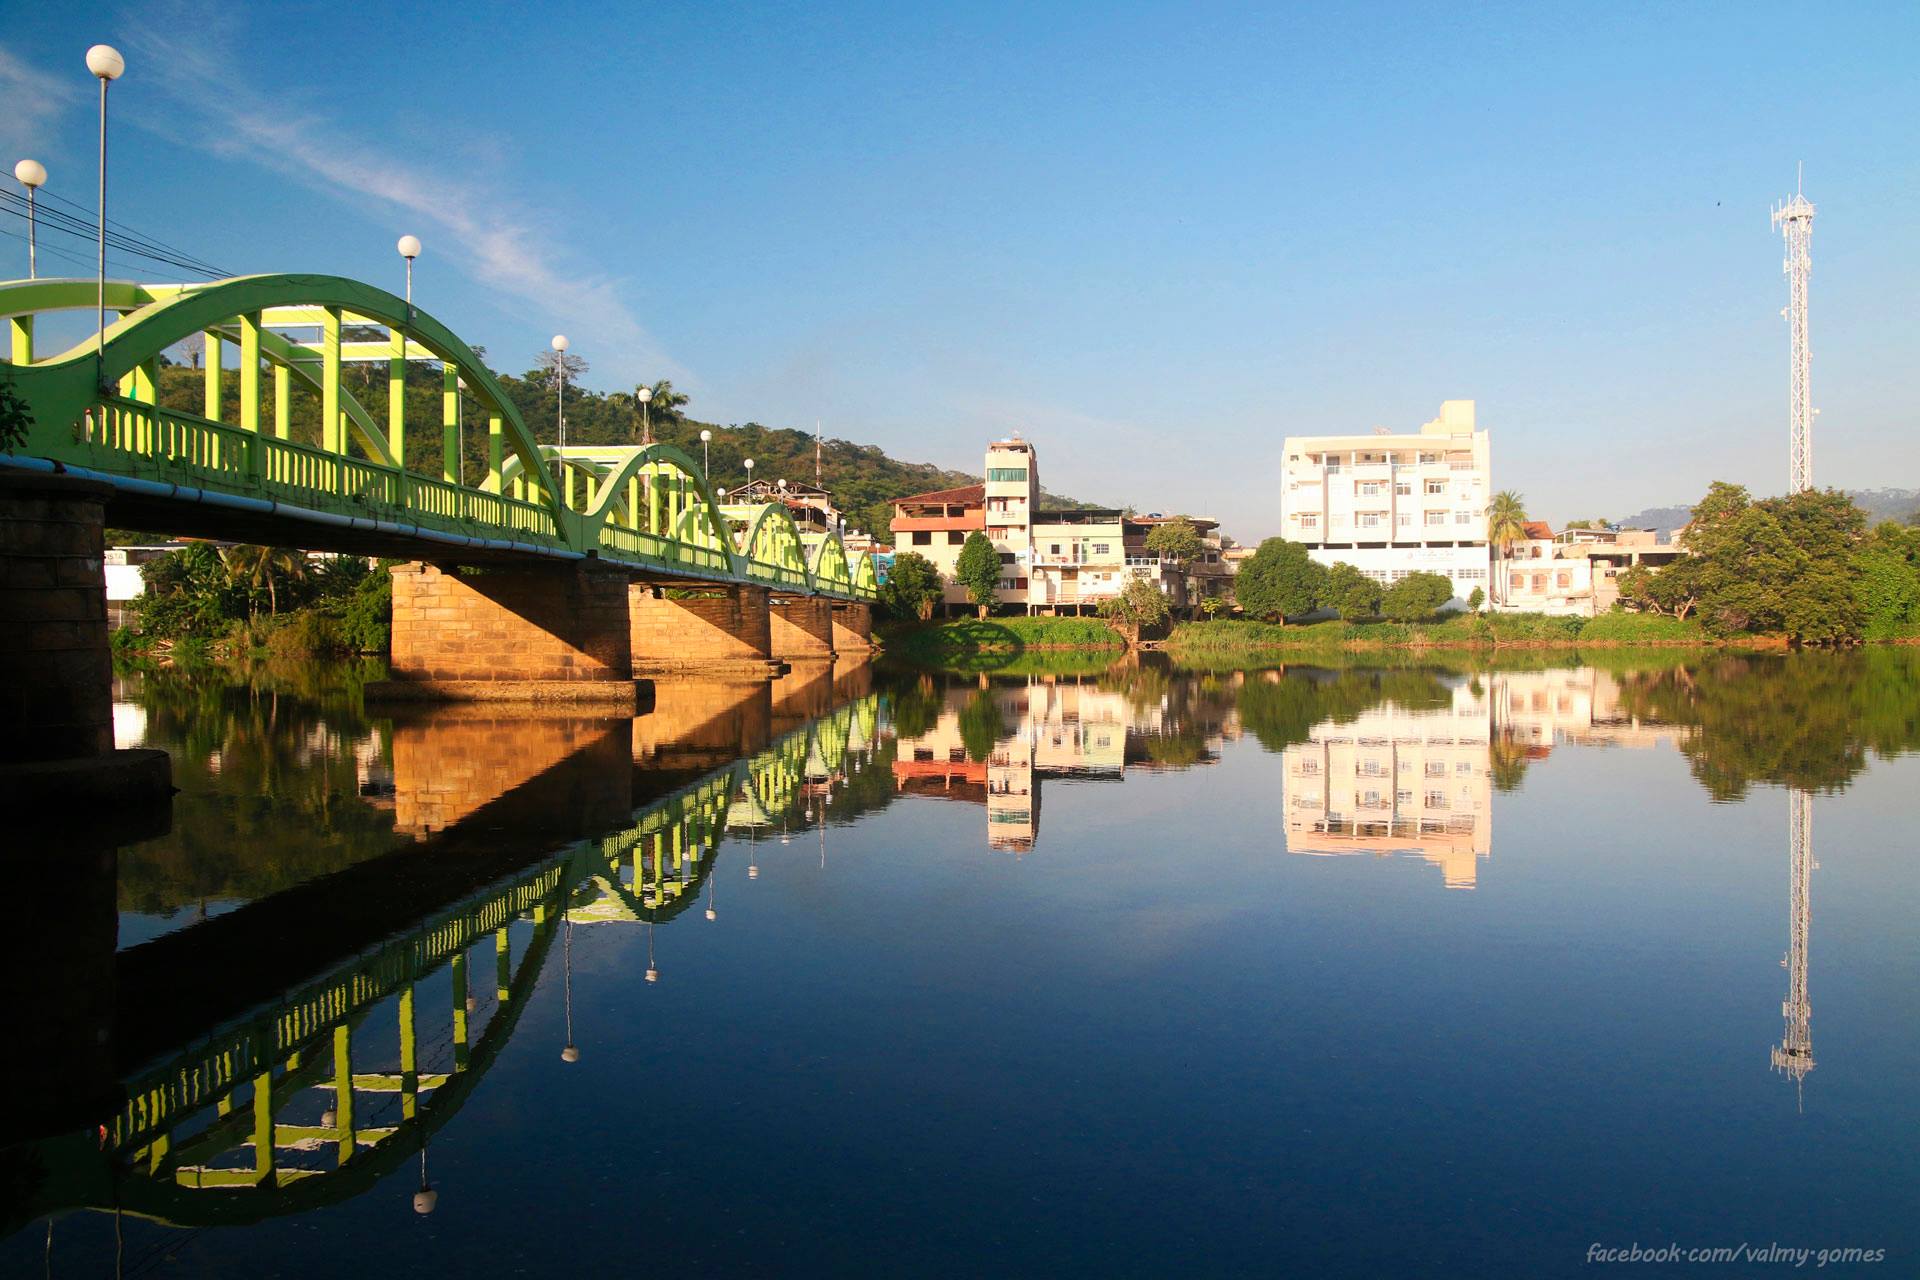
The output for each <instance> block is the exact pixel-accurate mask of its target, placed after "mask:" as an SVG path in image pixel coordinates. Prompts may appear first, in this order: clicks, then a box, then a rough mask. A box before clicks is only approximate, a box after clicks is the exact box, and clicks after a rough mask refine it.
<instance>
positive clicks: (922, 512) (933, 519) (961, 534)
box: [889, 484, 987, 606]
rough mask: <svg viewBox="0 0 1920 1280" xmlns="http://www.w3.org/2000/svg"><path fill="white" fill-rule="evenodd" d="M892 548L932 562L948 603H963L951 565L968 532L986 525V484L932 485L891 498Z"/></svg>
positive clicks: (963, 592)
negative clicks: (931, 487)
mask: <svg viewBox="0 0 1920 1280" xmlns="http://www.w3.org/2000/svg"><path fill="white" fill-rule="evenodd" d="M889 527H890V528H891V529H892V531H893V550H894V554H895V555H896V556H897V555H899V554H901V553H902V552H908V551H910V552H912V553H914V554H915V555H918V556H923V557H925V558H926V559H927V560H928V561H930V562H932V564H933V567H934V568H935V569H938V570H939V571H940V577H941V578H942V579H943V580H944V581H945V583H946V591H945V594H944V596H943V599H944V600H945V602H946V603H947V604H948V605H950V606H958V605H965V604H967V603H968V601H967V589H966V588H965V587H963V586H961V585H959V584H958V583H957V582H956V581H955V580H954V572H953V571H954V566H955V564H956V563H957V562H958V561H959V559H960V548H962V547H964V546H965V545H966V543H967V535H968V534H970V533H974V532H976V531H984V530H985V529H986V527H987V487H986V486H985V485H983V484H967V485H961V486H959V487H958V488H953V489H934V490H932V491H930V492H927V493H915V494H909V495H908V496H906V497H904V498H895V499H894V500H893V520H892V521H891V522H890V525H889Z"/></svg>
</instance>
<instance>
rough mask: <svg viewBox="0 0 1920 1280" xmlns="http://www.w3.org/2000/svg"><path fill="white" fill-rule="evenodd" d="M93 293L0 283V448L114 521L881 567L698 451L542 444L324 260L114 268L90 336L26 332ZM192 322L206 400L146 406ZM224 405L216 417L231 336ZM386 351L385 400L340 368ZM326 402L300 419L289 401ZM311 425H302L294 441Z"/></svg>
mask: <svg viewBox="0 0 1920 1280" xmlns="http://www.w3.org/2000/svg"><path fill="white" fill-rule="evenodd" d="M95 305H96V284H95V282H94V281H91V280H32V281H12V282H5V283H0V316H4V317H5V319H6V322H7V326H8V332H9V342H8V351H9V353H10V355H11V363H10V365H9V367H8V368H6V369H5V370H4V371H0V373H4V374H5V375H6V376H8V377H9V378H10V380H11V381H12V383H13V385H14V389H15V391H16V392H17V393H18V394H19V395H20V396H21V397H22V398H23V399H24V400H25V401H26V403H27V406H28V410H29V412H30V414H31V416H32V419H33V422H32V426H31V428H30V431H29V435H28V439H27V441H26V444H25V445H24V447H21V448H18V449H16V450H15V451H14V453H13V454H12V455H10V456H0V465H5V466H13V467H20V468H25V469H29V470H40V471H49V470H60V471H66V472H69V473H74V474H78V475H82V476H85V477H89V478H93V479H99V480H103V481H105V482H107V483H108V484H111V485H112V486H114V490H115V495H116V496H115V500H114V506H115V508H116V509H115V511H114V512H113V513H112V516H111V518H113V519H115V520H116V522H117V523H122V524H129V525H132V526H134V527H139V528H151V529H157V530H164V531H169V532H186V533H212V534H213V535H214V536H227V535H229V534H237V535H239V536H242V537H243V538H244V540H247V541H254V542H273V543H278V544H282V545H293V546H301V547H306V548H311V549H319V550H341V551H356V552H358V551H365V552H368V553H379V554H390V555H399V556H403V557H406V558H417V559H440V560H446V559H453V560H476V561H502V560H504V561H512V560H516V559H525V558H545V559H550V560H573V561H587V560H592V561H597V562H600V563H603V564H606V565H609V566H614V567H618V568H623V569H626V570H629V571H631V572H633V573H634V574H635V575H636V576H645V577H653V578H658V579H662V580H671V579H685V580H693V581H697V582H703V583H715V584H733V583H739V584H753V585H759V586H765V587H768V588H770V589H774V590H779V591H784V592H791V593H800V594H808V595H825V596H831V597H835V598H838V599H845V600H852V601H868V600H873V599H875V598H877V596H878V594H879V592H878V581H877V578H876V575H875V572H874V567H873V564H872V562H871V560H870V559H869V557H867V556H866V555H864V554H857V553H856V554H850V553H849V552H848V551H847V548H846V546H845V544H844V543H843V542H842V541H841V539H840V536H839V534H838V533H828V534H826V535H824V537H819V536H815V537H814V538H812V539H811V540H808V539H803V538H802V536H801V534H800V533H799V531H798V529H797V528H796V527H795V526H794V523H793V520H792V518H791V516H790V515H789V514H788V512H787V510H786V508H785V507H782V506H778V505H769V506H755V507H739V506H733V507H723V506H722V505H721V504H720V503H719V502H718V501H717V499H716V495H715V494H714V493H713V491H712V489H711V488H710V486H709V485H708V482H707V479H706V477H705V476H704V475H702V474H701V469H700V467H699V465H698V464H697V463H695V462H694V460H693V459H692V458H691V457H690V456H688V455H687V454H686V453H684V452H682V451H681V450H679V449H677V448H674V447H673V446H671V445H666V444H649V445H634V446H588V447H574V448H567V449H561V448H557V447H555V446H552V445H544V444H541V443H539V442H538V441H537V440H536V439H535V437H534V434H533V432H532V431H531V430H530V429H529V428H528V426H527V424H526V423H525V421H523V420H522V418H521V416H520V413H519V411H518V409H516V408H515V406H514V403H513V402H512V400H511V399H509V398H508V396H507V395H506V393H505V391H504V389H503V388H502V387H501V386H500V384H499V381H498V380H497V379H496V378H495V376H494V375H493V373H492V371H490V370H489V369H488V368H487V367H486V365H485V363H484V362H483V361H482V360H481V359H480V358H479V356H478V355H477V354H476V353H475V352H474V351H473V349H472V348H470V347H469V346H467V344H466V343H465V342H463V341H462V340H461V339H460V338H459V337H457V336H456V335H455V334H454V333H453V332H452V331H451V330H450V329H448V328H446V327H445V326H444V325H442V324H441V323H440V322H439V321H437V320H435V319H434V318H433V317H432V316H430V315H429V314H427V313H426V312H424V311H421V310H420V309H418V308H417V307H414V306H412V305H411V304H410V303H408V302H406V301H404V300H403V299H401V298H398V297H396V296H394V295H393V294H390V293H387V292H386V291H385V290H382V289H377V288H374V287H373V286H371V285H366V284H362V283H359V282H357V281H353V280H347V279H343V278H340V277H335V276H309V275H261V276H244V277H239V278H236V279H232V280H220V281H214V282H212V283H209V284H202V285H159V284H136V283H124V282H115V283H110V284H109V285H107V294H106V305H107V307H108V309H109V310H110V311H112V312H114V313H116V314H117V315H118V317H119V318H118V319H117V320H115V321H114V323H112V324H110V325H109V326H108V327H107V329H106V331H105V332H104V333H103V334H101V335H100V336H99V337H98V339H95V338H88V339H86V340H85V341H82V342H80V343H78V344H76V345H74V346H73V347H71V348H69V349H67V350H65V351H61V352H59V353H57V354H51V355H45V356H42V355H41V354H40V353H38V352H36V350H35V347H34V336H35V328H36V323H35V322H36V320H38V319H40V318H42V317H45V316H48V315H53V314H58V313H61V312H77V311H90V310H92V309H93V308H94V306H95ZM194 338H203V339H204V341H205V350H206V358H205V361H204V377H205V380H206V388H207V390H206V395H205V397H204V403H203V405H202V411H201V413H199V414H192V413H187V412H183V411H180V410H178V409H175V408H167V407H163V406H162V405H160V404H159V403H158V398H159V396H158V389H159V381H160V376H159V364H160V360H161V357H162V353H164V352H165V351H167V350H169V349H170V348H173V347H175V346H176V345H177V344H179V343H181V342H182V341H185V340H188V339H194ZM228 350H233V351H235V352H237V358H238V381H239V406H238V411H237V414H236V415H235V416H236V418H237V420H236V421H223V420H222V415H223V411H224V409H225V405H226V394H225V387H226V383H225V382H224V381H223V377H224V373H225V370H226V352H227V351H228ZM420 362H428V363H435V364H438V365H439V367H440V369H441V374H442V390H443V397H442V399H443V404H444V412H443V414H442V421H441V422H439V423H437V424H433V425H434V426H436V427H438V428H439V430H440V432H441V446H442V447H441V469H440V474H438V475H423V474H420V473H418V472H416V471H412V470H409V469H408V467H407V466H406V464H405V458H406V456H407V452H408V451H407V448H406V438H407V432H408V430H409V429H410V428H414V427H417V425H418V424H410V423H409V422H408V421H407V417H406V395H405V389H406V370H407V367H408V365H409V364H413V363H420ZM368 363H372V364H376V365H377V364H380V363H384V364H385V365H386V366H387V379H386V382H387V405H386V407H385V413H384V415H378V414H376V413H374V412H373V411H372V410H370V409H369V408H368V407H367V406H366V405H364V404H362V403H361V402H360V400H359V399H358V398H357V397H356V395H355V394H354V389H353V386H352V385H351V383H350V382H348V381H346V380H343V377H342V374H343V371H344V370H346V369H347V368H348V367H350V366H353V365H356V364H368ZM296 395H297V396H299V397H300V399H301V402H302V403H306V402H311V401H313V400H317V401H318V416H319V427H318V430H317V431H312V430H311V429H308V430H307V431H305V432H303V431H300V430H296V414H295V412H294V408H295V397H296ZM468 397H470V398H471V399H472V401H473V402H474V403H475V405H476V406H477V409H478V411H479V413H480V414H481V415H482V416H484V417H485V419H486V421H487V441H486V463H485V468H484V474H483V475H482V476H480V477H479V478H478V483H475V484H469V483H467V482H466V476H465V475H464V474H463V470H464V467H463V462H462V456H461V451H460V448H459V435H460V430H461V425H460V424H461V423H462V421H463V409H462V401H463V398H468ZM302 434H308V435H310V437H311V438H307V439H300V438H296V437H297V436H299V435H302Z"/></svg>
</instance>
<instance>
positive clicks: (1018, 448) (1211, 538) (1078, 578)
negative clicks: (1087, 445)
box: [890, 436, 1233, 614]
mask: <svg viewBox="0 0 1920 1280" xmlns="http://www.w3.org/2000/svg"><path fill="white" fill-rule="evenodd" d="M984 470H985V475H986V479H985V480H984V481H983V482H982V483H980V484H977V485H963V486H961V487H959V488H954V489H937V490H934V491H932V492H929V493H916V494H910V495H908V496H907V497H904V498H896V499H894V502H893V519H892V522H891V526H890V528H891V532H892V535H893V543H894V550H895V552H896V553H898V552H906V551H911V552H915V553H916V554H919V555H922V556H925V557H926V558H927V559H928V560H929V561H931V562H932V564H933V566H934V568H936V569H938V570H939V571H940V574H941V576H942V577H943V578H944V579H945V580H946V590H945V593H944V595H943V599H944V601H945V603H946V605H947V606H948V607H949V608H950V609H954V610H959V609H965V608H968V607H971V604H972V601H971V600H969V599H968V596H967V590H966V588H965V587H964V586H962V585H960V584H959V583H958V582H956V581H955V579H954V570H955V568H956V566H957V564H958V561H959V559H960V550H961V548H962V547H964V546H965V545H966V541H967V535H968V534H970V533H973V532H976V531H978V532H980V533H983V534H985V535H986V537H987V539H988V541H990V542H992V543H993V548H994V551H995V552H997V553H998V554H999V557H1000V582H999V587H998V589H997V591H996V592H995V601H994V603H995V605H996V606H999V607H1010V608H1019V609H1022V610H1023V611H1025V612H1027V613H1046V614H1055V613H1087V612H1091V611H1092V610H1093V609H1095V608H1097V607H1098V606H1099V605H1100V603H1101V602H1102V601H1105V600H1109V599H1112V598H1113V597H1114V596H1117V595H1119V594H1120V593H1121V592H1122V591H1124V590H1126V586H1127V583H1128V582H1130V581H1132V580H1134V579H1136V578H1144V579H1146V580H1148V581H1151V582H1153V583H1154V584H1155V585H1157V586H1159V587H1160V589H1161V590H1162V591H1164V592H1166V594H1167V595H1168V596H1170V597H1171V598H1172V599H1173V602H1174V603H1175V604H1176V605H1178V604H1183V603H1185V602H1186V601H1187V599H1188V598H1189V596H1190V595H1193V594H1195V593H1200V594H1206V593H1207V588H1206V585H1205V584H1207V583H1209V582H1210V581H1211V580H1213V579H1216V578H1224V577H1225V576H1227V575H1229V574H1230V573H1231V572H1232V568H1233V566H1232V564H1231V562H1229V561H1228V560H1226V559H1225V558H1224V556H1223V555H1222V550H1223V547H1224V546H1226V545H1227V544H1226V542H1225V540H1223V539H1222V538H1221V537H1220V535H1219V532H1218V524H1217V522H1215V521H1212V520H1204V519H1195V520H1194V521H1193V523H1194V526H1195V527H1196V528H1197V529H1198V530H1199V532H1200V535H1201V540H1202V543H1203V551H1202V553H1201V555H1200V556H1199V557H1198V558H1197V559H1196V560H1195V562H1194V563H1192V564H1190V565H1187V566H1186V567H1185V568H1184V570H1183V569H1182V568H1181V567H1180V566H1176V565H1174V564H1172V563H1170V562H1165V561H1162V560H1161V558H1160V557H1159V556H1156V555H1154V554H1153V553H1151V552H1149V551H1148V550H1147V548H1146V540H1147V535H1148V533H1149V532H1151V531H1152V529H1153V527H1154V526H1155V525H1156V524H1163V523H1165V522H1166V521H1167V520H1169V519H1171V518H1172V517H1167V516H1159V515H1155V516H1130V515H1127V514H1126V513H1125V512H1122V511H1118V510H1115V509H1111V508H1076V509H1073V510H1056V511H1042V510H1041V509H1040V467H1039V457H1038V454H1037V453H1036V451H1035V450H1034V447H1033V445H1032V444H1031V443H1030V442H1028V441H1025V440H1022V439H1020V438H1019V437H1017V436H1015V437H1010V438H1008V439H1005V440H996V441H994V442H993V443H991V444H989V445H988V446H987V453H986V458H985V468H984Z"/></svg>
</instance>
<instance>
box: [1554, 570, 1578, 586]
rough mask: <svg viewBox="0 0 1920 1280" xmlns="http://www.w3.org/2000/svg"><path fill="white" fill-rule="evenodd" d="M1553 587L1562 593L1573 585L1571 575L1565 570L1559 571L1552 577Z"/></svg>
mask: <svg viewBox="0 0 1920 1280" xmlns="http://www.w3.org/2000/svg"><path fill="white" fill-rule="evenodd" d="M1553 585H1554V586H1556V587H1559V588H1560V589H1561V590H1563V591H1564V590H1565V589H1566V588H1568V587H1570V586H1572V585H1573V574H1572V573H1570V572H1569V571H1567V570H1565V569H1562V570H1560V571H1559V572H1558V573H1556V574H1554V575H1553Z"/></svg>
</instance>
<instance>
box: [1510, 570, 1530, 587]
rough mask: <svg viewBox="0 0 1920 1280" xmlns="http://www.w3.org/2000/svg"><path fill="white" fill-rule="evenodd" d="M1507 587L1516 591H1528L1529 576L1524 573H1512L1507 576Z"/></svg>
mask: <svg viewBox="0 0 1920 1280" xmlns="http://www.w3.org/2000/svg"><path fill="white" fill-rule="evenodd" d="M1507 585H1508V586H1510V587H1512V588H1513V589H1514V590H1515V591H1525V590H1526V589H1527V575H1526V574H1524V573H1510V574H1508V575H1507Z"/></svg>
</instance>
